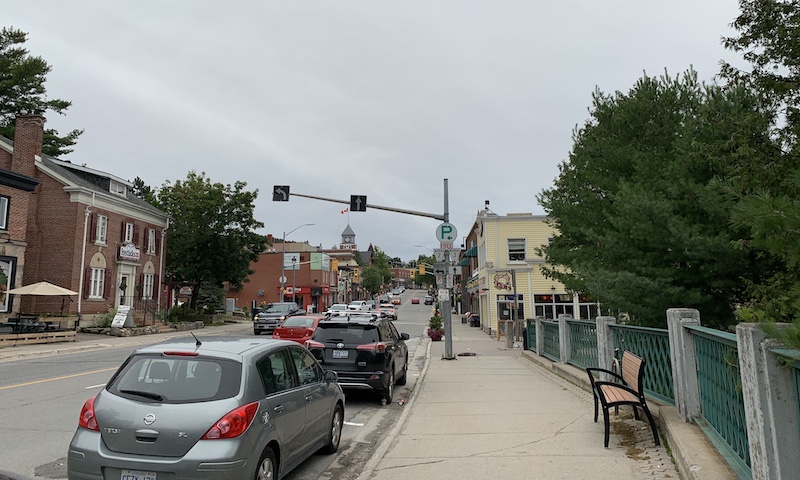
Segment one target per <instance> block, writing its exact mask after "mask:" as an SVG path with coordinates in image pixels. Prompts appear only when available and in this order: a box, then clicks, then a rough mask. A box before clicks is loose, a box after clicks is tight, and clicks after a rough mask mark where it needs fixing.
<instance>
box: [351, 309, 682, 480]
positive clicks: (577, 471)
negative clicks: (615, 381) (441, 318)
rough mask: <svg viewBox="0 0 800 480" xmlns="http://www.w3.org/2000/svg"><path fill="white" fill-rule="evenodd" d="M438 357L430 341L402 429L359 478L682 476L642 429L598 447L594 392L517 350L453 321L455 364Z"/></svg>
mask: <svg viewBox="0 0 800 480" xmlns="http://www.w3.org/2000/svg"><path fill="white" fill-rule="evenodd" d="M443 353H444V342H431V343H430V346H429V355H428V358H429V360H428V362H427V364H426V366H425V367H424V369H423V373H422V375H421V378H420V380H419V383H418V385H419V386H418V388H417V389H416V390H415V391H414V393H413V394H412V396H411V398H410V399H409V402H408V403H407V404H406V408H407V410H406V411H405V412H404V414H403V418H402V419H401V422H400V423H399V424H398V425H397V427H396V428H395V431H393V432H392V435H390V437H389V438H388V439H387V440H386V441H384V444H383V445H381V446H379V447H378V450H377V452H376V455H374V456H373V458H372V460H371V461H370V462H369V464H368V465H367V468H366V469H365V471H364V473H363V474H362V475H361V476H360V477H359V480H367V479H378V478H380V479H381V480H393V479H398V480H399V479H408V478H425V479H433V478H435V479H437V480H446V479H459V480H462V479H468V478H499V479H505V478H526V479H583V478H592V479H600V480H602V479H609V480H612V479H613V480H619V479H640V478H642V479H643V478H648V479H677V478H679V476H678V473H677V470H676V467H675V465H674V464H673V463H672V460H671V459H670V457H669V455H668V453H667V451H666V448H665V447H663V446H662V447H654V444H653V439H652V436H651V434H650V429H649V427H648V426H647V424H646V422H642V421H634V420H626V421H625V424H626V425H630V427H632V428H627V429H626V430H627V431H628V434H627V435H624V436H620V435H616V434H612V436H611V443H610V444H609V445H610V446H609V448H608V449H606V448H603V424H602V417H601V418H600V422H598V423H594V421H593V419H592V417H593V403H592V395H591V393H590V392H589V391H588V390H586V389H584V388H582V387H580V386H577V385H575V384H573V383H570V382H568V381H567V380H565V379H563V378H561V377H559V376H557V375H555V374H554V373H552V372H550V371H548V370H547V369H546V368H545V367H544V366H542V365H540V364H539V363H537V362H534V361H531V360H530V359H529V357H528V356H527V355H523V352H522V349H521V348H513V349H507V348H505V342H503V343H502V344H501V342H498V341H496V340H494V339H493V338H491V337H489V336H488V335H487V334H486V333H484V332H483V331H482V330H481V329H479V328H474V327H469V326H468V325H467V324H462V323H455V322H454V323H453V353H454V354H455V355H456V359H455V360H444V359H442V355H443ZM528 353H530V352H528ZM464 354H467V355H469V356H465V355H464ZM624 440H628V441H632V442H633V444H632V445H625V446H622V445H621V442H622V441H624Z"/></svg>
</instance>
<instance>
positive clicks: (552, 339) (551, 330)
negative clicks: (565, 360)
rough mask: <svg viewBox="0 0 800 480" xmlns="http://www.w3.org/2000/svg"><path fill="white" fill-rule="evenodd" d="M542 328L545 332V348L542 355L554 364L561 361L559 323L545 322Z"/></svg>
mask: <svg viewBox="0 0 800 480" xmlns="http://www.w3.org/2000/svg"><path fill="white" fill-rule="evenodd" d="M542 327H543V330H544V332H543V333H542V335H543V336H544V339H543V340H544V347H543V348H542V350H544V351H543V352H541V354H542V355H544V356H545V357H547V358H549V359H550V360H552V361H554V362H560V361H561V348H560V345H561V342H560V341H559V338H558V322H556V321H553V320H544V321H543V322H542Z"/></svg>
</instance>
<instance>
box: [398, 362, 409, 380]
mask: <svg viewBox="0 0 800 480" xmlns="http://www.w3.org/2000/svg"><path fill="white" fill-rule="evenodd" d="M407 379H408V357H406V363H405V364H404V365H403V373H401V374H400V376H399V377H397V385H400V386H403V385H405V384H406V380H407Z"/></svg>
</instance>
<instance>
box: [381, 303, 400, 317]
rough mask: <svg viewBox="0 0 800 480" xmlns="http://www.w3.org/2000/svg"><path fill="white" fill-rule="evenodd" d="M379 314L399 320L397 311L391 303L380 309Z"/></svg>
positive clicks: (383, 305)
mask: <svg viewBox="0 0 800 480" xmlns="http://www.w3.org/2000/svg"><path fill="white" fill-rule="evenodd" d="M378 313H379V314H383V315H385V316H387V317H392V320H397V309H396V308H394V305H392V304H391V303H384V304H382V305H381V306H380V307H378Z"/></svg>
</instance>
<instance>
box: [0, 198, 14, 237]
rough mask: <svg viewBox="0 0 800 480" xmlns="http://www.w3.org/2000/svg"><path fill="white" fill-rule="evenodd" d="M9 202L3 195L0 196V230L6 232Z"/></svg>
mask: <svg viewBox="0 0 800 480" xmlns="http://www.w3.org/2000/svg"><path fill="white" fill-rule="evenodd" d="M10 204H11V200H10V199H9V197H7V196H5V195H0V230H8V216H9V205H10Z"/></svg>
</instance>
